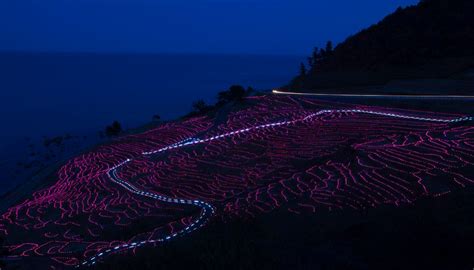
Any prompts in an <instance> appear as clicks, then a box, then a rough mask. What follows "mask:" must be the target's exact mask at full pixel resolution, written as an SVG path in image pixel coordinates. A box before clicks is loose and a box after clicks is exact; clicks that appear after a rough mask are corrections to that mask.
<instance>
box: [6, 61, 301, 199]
mask: <svg viewBox="0 0 474 270" xmlns="http://www.w3.org/2000/svg"><path fill="white" fill-rule="evenodd" d="M302 60H304V57H297V56H256V55H165V54H161V55H160V54H151V55H147V54H110V55H102V54H48V53H35V54H29V53H8V54H7V53H3V54H0V120H1V125H0V127H1V128H0V129H1V132H0V177H2V175H5V174H2V173H1V170H2V168H3V170H9V169H11V168H10V167H11V166H6V165H5V166H3V167H2V164H7V163H8V162H10V163H12V161H13V160H14V159H16V158H21V155H24V154H23V153H24V151H17V149H20V146H21V145H22V144H25V138H26V137H29V138H32V139H33V140H37V139H39V138H42V137H43V136H48V137H49V136H55V135H63V134H65V133H70V134H72V135H81V136H82V135H84V134H96V133H97V132H98V131H100V130H103V129H104V127H105V126H106V125H107V124H110V123H111V122H112V121H114V120H118V121H119V122H120V123H122V125H123V126H124V127H126V128H130V127H135V126H138V125H141V124H143V123H146V122H149V121H150V120H151V117H152V116H153V115H154V114H159V115H161V117H162V118H163V119H173V118H175V117H178V116H181V115H183V114H185V113H187V112H189V111H190V110H191V104H192V102H193V101H195V100H197V99H204V100H206V101H208V102H213V101H214V98H215V96H216V93H217V92H219V91H222V90H225V89H227V88H228V87H229V86H230V85H232V84H240V85H243V86H245V87H247V86H252V87H254V88H256V89H271V88H272V87H278V86H281V85H284V84H286V83H287V82H289V80H290V79H291V78H292V77H293V76H294V75H295V74H296V73H297V71H298V67H299V62H301V61H302ZM0 181H1V182H0V191H1V189H2V188H1V186H2V185H3V184H5V182H6V181H9V180H8V179H0Z"/></svg>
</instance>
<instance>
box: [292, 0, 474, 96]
mask: <svg viewBox="0 0 474 270" xmlns="http://www.w3.org/2000/svg"><path fill="white" fill-rule="evenodd" d="M472 14H474V1H470V0H425V1H421V2H420V3H419V4H418V5H416V6H410V7H407V8H399V9H397V10H396V11H395V12H394V13H392V14H390V15H388V16H387V17H386V18H385V19H383V20H382V21H381V22H379V23H377V24H375V25H373V26H371V27H369V28H368V29H365V30H363V31H361V32H359V33H358V34H356V35H354V36H351V37H349V38H348V39H347V40H346V41H344V42H343V43H341V44H339V45H338V46H337V47H336V48H335V49H334V50H330V51H328V50H327V49H325V50H317V51H316V54H315V55H313V57H312V58H310V69H309V71H308V72H307V73H306V74H305V75H302V74H300V76H298V77H297V78H295V79H294V81H293V82H292V83H291V84H290V85H289V87H288V88H290V89H317V88H333V87H343V86H354V85H370V84H372V85H374V84H385V83H387V82H388V81H391V80H394V79H412V78H450V77H453V76H455V75H457V74H459V73H461V72H463V71H464V70H466V69H468V68H470V67H472V66H473V64H474V17H473V16H472ZM315 58H317V59H316V61H314V62H313V59H315Z"/></svg>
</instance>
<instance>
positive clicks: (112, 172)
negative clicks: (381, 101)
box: [77, 109, 474, 267]
mask: <svg viewBox="0 0 474 270" xmlns="http://www.w3.org/2000/svg"><path fill="white" fill-rule="evenodd" d="M332 113H359V114H372V115H379V116H386V117H394V118H403V119H411V120H419V121H429V122H441V123H456V122H463V121H473V120H474V117H471V116H465V117H458V118H452V119H444V118H428V117H418V116H413V115H406V114H398V113H388V112H380V111H373V110H361V109H342V110H331V109H328V110H320V111H317V112H315V113H312V114H309V115H307V116H305V117H303V118H299V119H295V120H289V121H281V122H272V123H268V124H263V125H258V126H254V127H250V128H245V129H239V130H236V131H232V132H227V133H223V134H220V135H216V136H213V137H209V138H204V139H198V138H188V139H186V140H183V141H180V142H177V143H174V144H171V145H168V146H166V147H163V148H160V149H158V150H155V151H150V152H143V153H142V155H143V156H148V155H153V154H157V153H162V152H166V151H168V150H172V149H177V148H181V147H185V146H190V145H195V144H202V143H206V142H211V141H214V140H219V139H222V138H225V137H231V136H234V135H237V134H242V133H248V132H251V131H254V130H258V129H263V128H271V127H276V126H282V125H289V124H294V123H297V122H302V121H307V120H311V119H312V118H314V117H316V116H319V115H323V114H332ZM131 161H133V160H132V159H126V160H125V161H123V162H121V163H119V164H117V165H115V166H114V167H112V168H110V169H109V170H108V171H107V176H108V177H109V179H110V180H111V181H112V182H114V183H116V184H118V185H120V186H122V187H123V188H125V189H126V190H128V191H130V192H132V193H134V194H136V195H139V196H144V197H148V198H152V199H155V200H158V201H162V202H167V203H174V204H181V205H193V206H197V207H200V208H201V214H200V215H199V217H198V218H197V219H195V220H194V221H193V222H192V223H191V224H190V225H188V226H186V227H185V228H184V229H182V230H180V231H178V232H175V233H173V234H170V235H167V236H164V237H162V238H159V239H152V240H144V241H140V242H131V243H126V244H122V245H119V246H115V247H113V248H108V249H106V250H104V251H101V252H100V253H98V254H96V255H95V256H93V257H90V258H88V259H86V260H84V261H82V262H81V264H80V265H77V267H79V266H81V265H84V266H87V265H88V266H90V265H94V264H95V263H96V262H97V261H98V260H99V259H101V258H104V257H106V256H107V255H111V254H113V253H116V252H120V251H124V250H127V249H134V248H138V247H140V246H143V245H146V244H156V243H161V242H165V241H169V240H171V239H173V238H176V237H178V236H183V235H186V234H188V233H191V232H192V231H194V230H196V229H198V228H200V227H202V226H203V225H204V224H205V223H206V222H207V221H208V220H209V218H210V217H211V216H212V215H213V214H214V213H215V210H214V207H213V206H212V205H211V204H209V203H207V202H204V201H200V200H189V199H180V198H170V197H166V196H162V195H158V194H155V193H153V192H149V191H145V190H141V189H139V188H138V187H136V186H134V185H133V184H131V183H129V182H127V181H125V180H123V179H120V178H119V177H118V176H117V170H118V169H120V168H121V167H122V166H124V165H126V164H127V163H129V162H131Z"/></svg>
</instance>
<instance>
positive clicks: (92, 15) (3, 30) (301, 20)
mask: <svg viewBox="0 0 474 270" xmlns="http://www.w3.org/2000/svg"><path fill="white" fill-rule="evenodd" d="M417 2H418V0H358V1H354V0H2V1H1V2H0V50H7V51H10V50H20V51H88V52H140V53H148V52H176V53H186V52H191V53H249V54H295V55H303V54H308V53H309V52H310V51H311V49H312V47H314V46H321V45H323V44H324V43H325V41H326V40H329V39H331V40H333V41H335V42H340V41H342V40H344V38H346V37H347V36H348V35H350V34H353V33H355V32H357V31H358V30H361V29H363V28H365V27H367V26H369V25H371V24H373V23H375V22H377V21H378V20H380V19H382V18H383V17H384V16H385V15H387V14H389V13H390V12H392V11H394V10H395V9H396V8H397V7H398V6H406V5H411V4H416V3H417Z"/></svg>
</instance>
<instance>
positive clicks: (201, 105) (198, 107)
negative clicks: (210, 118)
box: [193, 99, 209, 113]
mask: <svg viewBox="0 0 474 270" xmlns="http://www.w3.org/2000/svg"><path fill="white" fill-rule="evenodd" d="M208 108H209V106H207V104H206V102H205V101H204V100H202V99H200V100H197V101H195V102H193V110H194V111H195V112H197V113H203V112H205V111H207V109H208Z"/></svg>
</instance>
